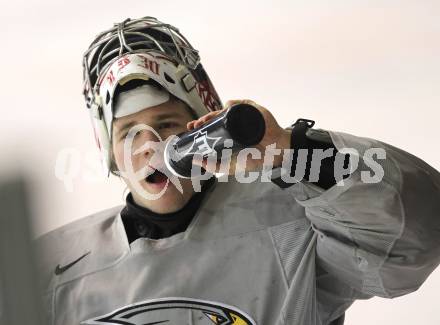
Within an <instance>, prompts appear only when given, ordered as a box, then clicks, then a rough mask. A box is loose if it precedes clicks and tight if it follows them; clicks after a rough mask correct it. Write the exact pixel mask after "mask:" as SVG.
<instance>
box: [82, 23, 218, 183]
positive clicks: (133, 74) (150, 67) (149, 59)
mask: <svg viewBox="0 0 440 325" xmlns="http://www.w3.org/2000/svg"><path fill="white" fill-rule="evenodd" d="M83 68H84V96H85V99H86V103H87V107H88V109H89V111H90V116H91V119H92V124H93V128H94V132H95V139H96V142H97V145H98V147H99V150H100V153H101V159H102V163H103V166H104V168H105V171H106V172H107V175H108V174H109V172H110V165H111V157H110V152H111V151H110V149H111V143H112V122H113V119H114V118H115V117H120V116H125V115H128V114H132V113H135V112H137V111H139V110H140V109H145V108H147V107H149V106H155V105H158V104H161V103H163V102H166V101H167V100H168V99H169V94H168V92H169V93H171V94H172V95H174V96H175V97H177V98H179V99H180V100H182V101H184V102H185V103H186V104H187V105H188V106H189V107H190V108H191V109H192V110H193V111H194V112H195V114H196V115H197V116H199V117H200V116H203V115H205V114H206V113H209V112H210V111H214V110H218V109H221V108H222V104H221V101H220V98H219V96H218V94H217V92H216V91H215V89H214V87H213V85H212V83H211V81H210V79H209V77H208V75H207V73H206V71H205V70H204V68H203V66H202V64H201V63H200V56H199V54H198V51H197V50H195V49H194V48H193V47H192V46H191V44H190V43H189V42H188V41H187V40H186V38H185V37H184V36H183V35H182V34H180V32H179V30H178V29H177V28H175V27H173V26H171V25H169V24H164V23H162V22H160V21H158V20H157V19H156V18H154V17H144V18H140V19H133V20H131V19H127V20H125V21H123V22H122V23H119V24H115V26H114V27H113V28H111V29H109V30H107V31H104V32H102V33H101V34H99V35H98V36H97V37H96V38H95V40H94V41H93V42H92V44H91V45H90V47H89V48H88V50H87V51H86V53H85V54H84V60H83ZM134 79H142V80H145V81H147V82H148V81H151V80H153V81H154V83H156V84H159V85H160V86H162V87H163V88H164V89H165V90H166V91H167V92H165V91H163V90H162V91H161V90H158V89H157V88H156V89H153V87H149V86H146V87H144V88H140V89H137V93H138V94H137V95H136V96H137V98H138V99H137V100H138V102H139V101H142V100H143V101H145V103H148V104H147V105H146V106H145V104H143V105H140V106H139V105H138V106H136V105H134V106H133V105H132V106H131V107H129V108H128V109H127V107H125V110H124V111H123V112H122V113H121V112H118V113H117V112H115V107H114V106H115V105H114V103H115V101H114V99H115V98H114V95H115V90H116V89H117V88H118V87H119V86H123V85H124V84H125V83H127V82H128V81H130V80H134ZM142 89H144V90H145V91H142ZM121 100H123V98H122V99H120V100H118V102H120V101H121ZM115 113H117V114H116V116H115Z"/></svg>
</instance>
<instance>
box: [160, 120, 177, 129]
mask: <svg viewBox="0 0 440 325" xmlns="http://www.w3.org/2000/svg"><path fill="white" fill-rule="evenodd" d="M177 126H179V124H177V123H175V122H162V123H159V125H158V127H157V128H158V129H159V130H161V129H169V128H173V127H177Z"/></svg>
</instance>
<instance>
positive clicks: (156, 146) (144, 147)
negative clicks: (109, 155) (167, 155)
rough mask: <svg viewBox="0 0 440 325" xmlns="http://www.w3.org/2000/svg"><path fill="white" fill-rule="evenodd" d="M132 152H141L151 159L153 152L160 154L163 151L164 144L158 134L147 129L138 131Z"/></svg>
mask: <svg viewBox="0 0 440 325" xmlns="http://www.w3.org/2000/svg"><path fill="white" fill-rule="evenodd" d="M135 147H136V148H137V149H135V152H134V154H142V155H144V157H146V158H148V159H151V157H152V156H153V154H154V153H156V154H160V153H163V151H164V144H163V141H162V139H160V136H159V137H158V136H157V135H155V134H154V133H153V132H151V131H149V130H143V131H141V132H139V134H138V136H137V139H136V146H135Z"/></svg>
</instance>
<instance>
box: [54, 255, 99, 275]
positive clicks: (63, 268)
mask: <svg viewBox="0 0 440 325" xmlns="http://www.w3.org/2000/svg"><path fill="white" fill-rule="evenodd" d="M90 253H91V251H88V252H87V253H85V254H84V255H82V256H80V257H78V258H77V259H76V260H74V261H73V262H72V263H69V264H67V265H64V266H60V265H59V264H58V265H57V267H56V268H55V275H60V274H62V273H64V272H66V271H67V270H68V269H70V268H71V267H72V266H74V265H75V264H76V263H78V262H79V261H81V260H82V259H83V258H84V257H86V256H87V255H89V254H90Z"/></svg>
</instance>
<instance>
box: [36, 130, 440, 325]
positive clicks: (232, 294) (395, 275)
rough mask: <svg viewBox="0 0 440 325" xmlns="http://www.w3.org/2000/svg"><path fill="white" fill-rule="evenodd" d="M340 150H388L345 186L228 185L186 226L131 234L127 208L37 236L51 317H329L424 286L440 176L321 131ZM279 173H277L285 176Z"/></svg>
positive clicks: (438, 227)
mask: <svg viewBox="0 0 440 325" xmlns="http://www.w3.org/2000/svg"><path fill="white" fill-rule="evenodd" d="M309 133H310V134H309V135H310V136H312V137H316V138H321V139H325V138H327V139H328V137H329V135H330V136H331V139H332V141H333V143H334V144H335V146H336V147H337V148H338V149H341V148H343V147H350V148H355V149H356V150H357V151H358V152H359V154H360V155H363V154H364V152H365V150H366V149H368V148H371V147H379V148H384V149H385V150H386V155H387V159H385V160H377V161H378V162H380V164H381V165H382V167H383V169H384V177H383V179H382V180H381V181H380V182H378V183H365V182H364V181H362V179H363V176H364V174H362V172H365V171H371V169H369V168H367V167H368V166H367V165H368V164H369V162H368V161H367V162H364V161H362V160H361V161H360V162H359V168H358V169H357V170H356V171H355V172H354V173H353V174H352V175H351V176H350V177H349V178H348V179H346V180H345V181H344V184H343V185H341V186H340V184H339V185H335V186H333V187H331V188H330V189H328V190H323V189H321V188H319V187H317V186H315V185H314V184H312V183H308V182H305V181H304V182H301V183H297V184H294V185H293V186H290V187H288V188H286V189H281V188H279V187H278V186H277V185H275V184H273V183H271V182H254V183H250V184H242V183H239V182H237V181H236V180H235V179H234V178H233V177H231V176H230V177H229V181H228V182H221V181H217V182H216V184H215V186H213V187H212V188H211V189H210V192H209V193H208V194H207V195H206V197H205V198H204V201H203V202H202V205H201V207H200V209H199V210H198V212H197V214H196V215H195V217H194V219H193V220H192V222H191V224H190V225H189V227H188V228H187V230H186V231H185V232H183V233H178V234H175V235H173V236H171V237H169V238H163V239H159V240H151V239H148V238H139V239H137V240H135V241H134V242H132V243H131V244H129V243H128V240H127V237H126V234H125V230H124V226H123V223H122V220H121V217H120V214H119V213H120V211H121V209H122V207H116V208H113V209H110V210H107V211H103V212H101V213H98V214H95V215H92V216H89V217H86V218H84V219H81V220H79V221H77V222H74V223H72V224H69V225H66V226H64V227H62V228H60V229H57V230H55V231H52V232H50V233H48V234H46V235H45V236H44V237H42V238H41V239H39V241H38V243H37V244H38V249H39V251H40V252H41V255H40V258H39V261H40V268H41V272H42V274H43V275H44V277H43V283H42V285H43V287H44V289H45V294H44V300H45V303H46V308H47V315H48V318H49V320H50V324H52V325H55V324H57V325H58V324H59V325H61V324H62V325H73V324H144V325H145V324H167V325H168V324H170V325H172V324H179V325H184V324H188V325H190V324H192V325H200V324H203V325H204V324H206V325H212V324H222V325H226V324H236V325H245V324H258V325H287V324H289V325H304V324H307V325H327V324H329V323H330V322H331V321H332V320H334V319H337V318H338V317H339V316H340V315H342V314H343V313H344V311H345V310H346V309H347V308H348V307H349V306H350V305H351V303H352V302H353V301H354V300H355V299H362V298H369V297H372V296H374V295H377V296H381V297H395V296H399V295H403V294H406V293H409V292H412V291H414V290H416V289H417V288H418V287H419V286H420V285H421V284H422V283H423V281H424V280H425V279H426V278H427V276H428V275H429V274H430V273H431V272H432V271H433V270H434V269H435V268H436V266H437V265H438V264H439V261H440V218H439V213H440V175H439V173H438V172H437V171H436V170H434V169H433V168H431V167H430V166H428V165H427V164H426V163H424V162H423V161H421V160H420V159H418V158H416V157H414V156H412V155H410V154H408V153H406V152H404V151H402V150H400V149H397V148H395V147H392V146H390V145H387V144H384V143H382V142H379V141H377V140H373V139H366V138H359V137H355V136H352V135H348V134H344V133H336V132H326V131H322V130H310V131H309ZM276 172H278V171H277V170H275V175H276Z"/></svg>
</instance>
